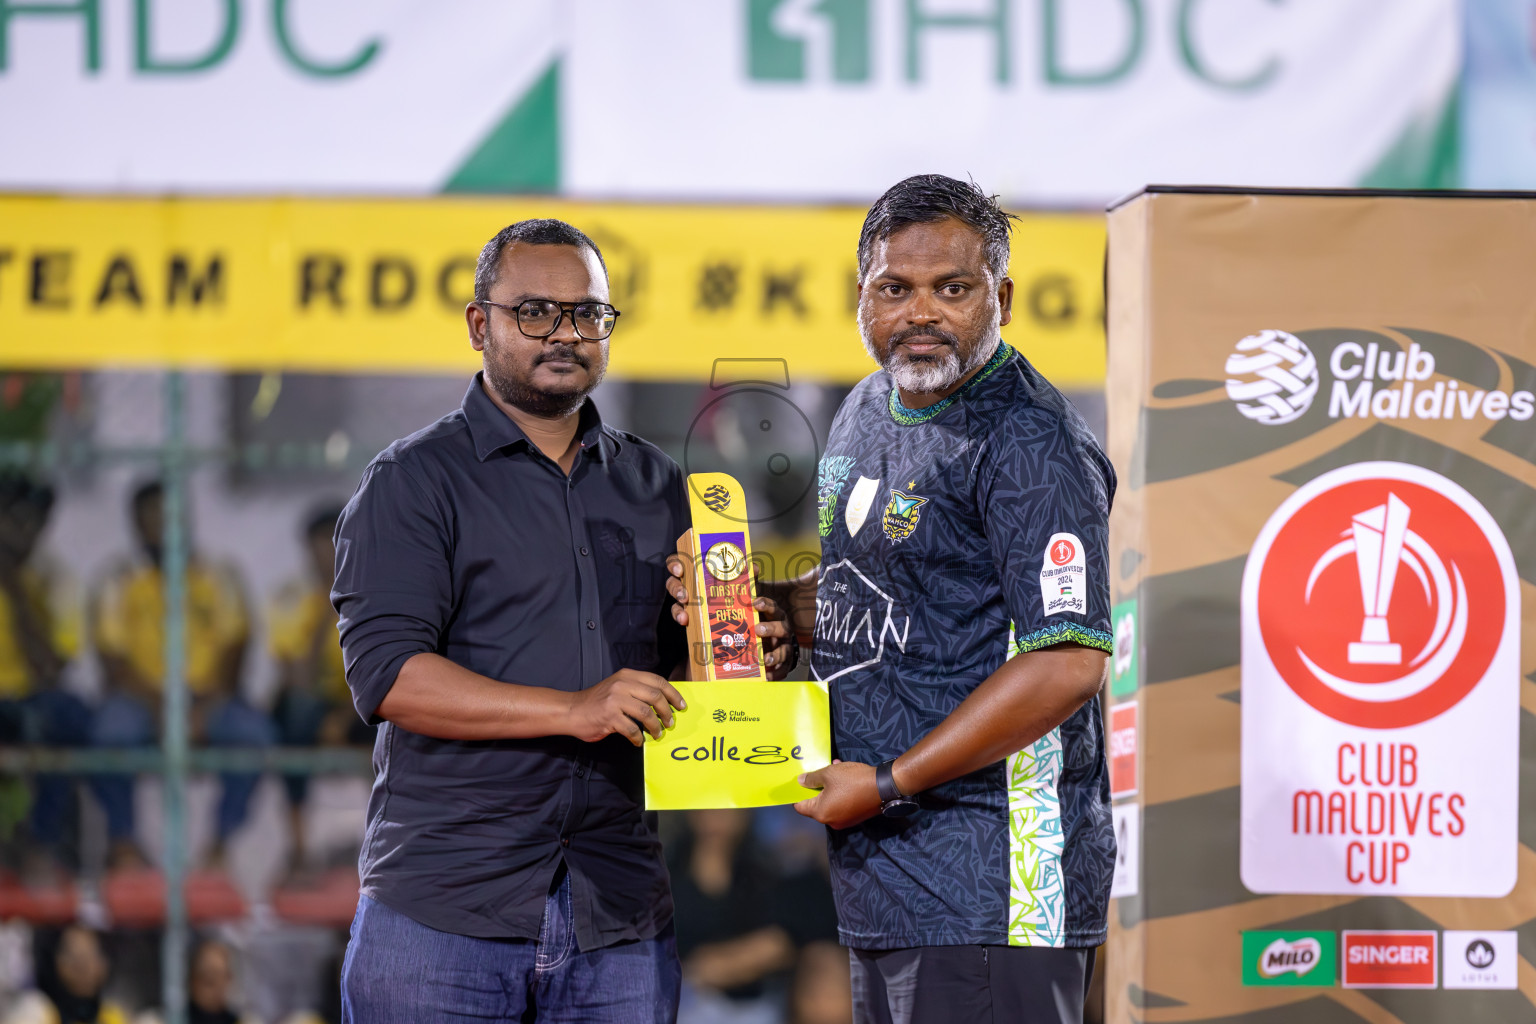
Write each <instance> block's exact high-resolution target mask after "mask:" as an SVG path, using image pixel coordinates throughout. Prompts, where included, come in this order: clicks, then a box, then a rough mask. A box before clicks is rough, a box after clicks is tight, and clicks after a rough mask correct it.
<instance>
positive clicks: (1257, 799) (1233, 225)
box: [1108, 189, 1536, 1024]
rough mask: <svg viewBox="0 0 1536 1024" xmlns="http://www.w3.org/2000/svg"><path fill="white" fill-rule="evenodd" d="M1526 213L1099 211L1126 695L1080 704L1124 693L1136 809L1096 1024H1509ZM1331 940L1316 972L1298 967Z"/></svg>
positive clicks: (1369, 205)
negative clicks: (1135, 832)
mask: <svg viewBox="0 0 1536 1024" xmlns="http://www.w3.org/2000/svg"><path fill="white" fill-rule="evenodd" d="M1532 216H1536V196H1522V195H1489V194H1452V195H1441V196H1427V195H1423V194H1390V193H1387V194H1371V195H1364V194H1358V193H1356V194H1348V193H1318V192H1311V193H1303V192H1291V193H1286V192H1266V191H1263V190H1255V191H1252V192H1246V193H1243V192H1239V191H1237V190H1213V189H1206V190H1200V189H1149V190H1147V191H1146V192H1143V193H1141V194H1139V195H1138V196H1136V197H1133V198H1132V199H1129V200H1127V201H1125V202H1123V203H1121V204H1120V205H1118V206H1117V207H1116V208H1114V209H1113V210H1112V211H1111V214H1110V220H1109V246H1108V252H1109V257H1108V259H1109V274H1108V282H1109V314H1108V321H1109V434H1110V437H1109V441H1110V455H1111V458H1112V459H1113V460H1114V462H1115V465H1116V468H1117V470H1118V471H1119V473H1120V481H1121V486H1120V490H1119V492H1118V494H1117V495H1116V501H1115V508H1114V512H1113V516H1112V519H1111V541H1110V543H1111V564H1112V565H1113V566H1114V567H1115V571H1114V577H1113V582H1112V586H1113V588H1114V594H1113V598H1114V600H1115V601H1116V602H1127V603H1128V602H1131V601H1134V602H1135V605H1134V607H1135V610H1136V635H1137V637H1138V648H1137V652H1136V654H1137V657H1138V658H1139V659H1140V664H1139V666H1138V675H1139V677H1140V682H1141V686H1140V687H1139V689H1135V690H1131V689H1129V688H1127V689H1125V690H1123V691H1121V692H1120V693H1119V694H1117V695H1116V697H1115V705H1114V707H1112V709H1111V715H1112V718H1113V716H1114V714H1115V710H1114V708H1115V707H1125V706H1127V705H1128V704H1129V703H1130V701H1132V700H1134V701H1135V711H1134V712H1129V713H1132V714H1135V715H1136V716H1137V731H1136V746H1137V753H1138V754H1139V755H1140V758H1139V760H1140V764H1139V766H1138V767H1139V777H1138V780H1137V786H1136V794H1135V797H1134V800H1135V801H1136V803H1137V805H1138V806H1139V807H1140V809H1141V848H1140V850H1139V851H1138V852H1139V855H1140V873H1141V877H1140V883H1139V885H1138V886H1137V888H1136V891H1135V895H1127V896H1123V897H1120V898H1117V899H1116V900H1115V906H1114V909H1113V912H1112V913H1111V931H1110V944H1111V948H1110V953H1109V957H1108V963H1109V970H1110V978H1109V990H1108V1015H1109V1019H1110V1020H1111V1021H1115V1022H1120V1024H1124V1022H1128V1021H1131V1020H1143V1019H1152V1018H1151V1016H1150V1015H1151V1014H1152V1013H1153V1012H1155V1014H1156V1018H1155V1019H1157V1020H1159V1021H1164V1022H1185V1021H1188V1022H1194V1021H1211V1020H1222V1021H1227V1020H1249V1019H1253V1020H1258V1019H1260V1018H1261V1016H1262V1014H1261V1011H1267V1012H1268V1013H1270V1014H1279V1016H1274V1017H1273V1018H1271V1017H1263V1019H1266V1020H1268V1019H1274V1020H1293V1019H1294V1020H1312V1019H1316V1020H1327V1021H1330V1022H1333V1021H1357V1020H1358V1021H1371V1022H1409V1021H1412V1022H1414V1024H1438V1022H1445V1024H1451V1022H1460V1021H1483V1020H1487V1021H1516V1020H1536V972H1532V971H1531V970H1530V965H1529V964H1526V963H1525V962H1524V960H1523V958H1522V957H1521V956H1520V951H1519V949H1518V946H1517V944H1516V943H1513V942H1504V944H1503V945H1498V944H1497V943H1496V942H1495V940H1494V938H1486V936H1494V937H1500V936H1504V935H1507V934H1512V933H1513V932H1514V931H1515V930H1518V929H1520V928H1522V927H1524V926H1525V925H1526V924H1527V923H1528V922H1529V921H1530V920H1531V918H1532V916H1533V914H1532V912H1531V911H1530V909H1529V907H1528V906H1527V905H1526V901H1523V900H1522V899H1521V896H1520V894H1521V892H1522V888H1521V882H1522V878H1521V867H1522V863H1524V864H1525V865H1526V866H1527V868H1528V865H1529V863H1530V859H1531V856H1532V853H1533V851H1532V849H1530V848H1529V844H1530V842H1531V837H1530V833H1529V831H1528V826H1529V825H1530V824H1532V823H1536V793H1532V792H1531V791H1530V790H1529V787H1528V788H1527V789H1526V790H1522V789H1521V786H1520V777H1521V772H1522V769H1523V768H1525V769H1529V768H1530V767H1532V766H1533V765H1532V764H1531V761H1532V760H1533V758H1531V757H1530V756H1529V755H1525V756H1523V755H1522V751H1521V745H1520V739H1521V733H1522V730H1526V731H1527V732H1526V734H1527V735H1532V734H1531V733H1530V732H1529V731H1528V730H1529V729H1530V727H1531V726H1532V724H1533V723H1532V721H1531V718H1530V711H1529V710H1528V708H1536V694H1533V692H1532V691H1531V684H1530V683H1529V682H1528V681H1527V680H1526V677H1528V676H1530V675H1531V674H1532V672H1533V670H1536V663H1533V657H1532V654H1531V652H1530V651H1528V650H1525V649H1523V648H1522V644H1521V638H1522V633H1523V632H1524V631H1525V630H1527V629H1528V628H1530V627H1531V626H1533V625H1536V615H1533V610H1532V601H1533V594H1532V593H1531V584H1532V583H1533V582H1536V515H1533V514H1532V509H1536V339H1533V338H1532V336H1531V334H1530V332H1529V330H1528V329H1526V328H1525V326H1524V325H1526V324H1529V323H1530V322H1531V321H1532V319H1533V318H1536V292H1533V291H1532V290H1531V288H1530V287H1529V279H1528V278H1529V275H1528V274H1527V273H1526V272H1525V271H1524V270H1523V269H1522V268H1525V267H1528V266H1530V265H1531V263H1532V261H1536V236H1532V235H1531V234H1530V232H1529V231H1528V230H1527V229H1526V228H1525V227H1524V226H1523V225H1526V224H1528V223H1529V219H1530V218H1531V217H1532ZM1123 714H1124V713H1122V715H1123ZM1523 881H1524V882H1525V883H1526V888H1527V889H1528V887H1529V884H1530V879H1524V880H1523ZM1476 929H1486V930H1487V931H1480V932H1476V934H1475V935H1474V934H1473V930H1476ZM1238 933H1242V934H1243V935H1244V946H1243V955H1242V956H1241V957H1239V956H1237V955H1236V953H1235V951H1234V945H1235V943H1234V937H1235V936H1236V935H1237V934H1238ZM1452 933H1454V934H1455V935H1456V936H1457V938H1456V943H1455V949H1454V951H1453V952H1454V956H1453V955H1452V952H1447V953H1446V954H1445V956H1446V957H1447V958H1449V959H1447V960H1446V963H1447V964H1449V965H1450V967H1448V968H1447V970H1446V972H1445V973H1444V976H1443V979H1442V972H1441V970H1440V961H1441V953H1440V949H1439V945H1438V942H1439V940H1438V938H1437V936H1440V935H1442V934H1445V935H1450V934H1452ZM1464 933H1465V934H1466V935H1472V936H1473V938H1472V939H1463V938H1461V936H1462V935H1463V934H1464ZM1325 936H1326V937H1328V938H1327V940H1326V942H1325V940H1324V937H1325ZM1334 936H1337V937H1338V938H1337V949H1338V961H1337V963H1338V967H1339V972H1340V973H1339V977H1338V979H1337V982H1335V980H1334V978H1333V976H1332V974H1331V973H1323V972H1319V973H1313V972H1311V971H1308V972H1306V973H1305V974H1298V973H1297V965H1302V964H1303V961H1306V963H1307V964H1310V963H1311V962H1312V961H1311V959H1310V957H1311V956H1312V955H1313V953H1317V952H1319V951H1320V950H1321V949H1322V948H1323V947H1324V946H1327V947H1328V948H1330V949H1331V948H1333V937H1334ZM1446 941H1447V942H1449V941H1450V940H1449V939H1447V940H1446ZM1500 941H1503V940H1502V939H1501V940H1500ZM1479 943H1480V944H1479ZM1314 944H1317V946H1318V949H1316V950H1314V948H1313V946H1314ZM1271 947H1273V948H1271ZM1446 948H1447V950H1449V949H1450V947H1449V946H1447V947H1446ZM1404 950H1406V951H1407V952H1404ZM1469 950H1471V951H1472V952H1471V953H1468V951H1469ZM1501 950H1502V952H1500V951H1501ZM1500 956H1502V957H1503V960H1502V961H1500V960H1499V959H1498V958H1499V957H1500ZM1456 957H1460V958H1461V959H1460V960H1457V959H1455V958H1456ZM1266 958H1267V959H1266ZM1350 958H1353V959H1350ZM1249 961H1252V962H1251V963H1250V962H1249ZM1452 961H1454V962H1452ZM1512 962H1513V963H1512ZM1514 964H1519V965H1520V969H1519V970H1515V969H1514ZM1331 967H1332V965H1331V964H1330V971H1331ZM1284 968H1289V969H1288V970H1287V969H1284ZM1495 968H1497V969H1495ZM1302 978H1304V979H1305V981H1304V982H1300V981H1299V979H1302ZM1319 979H1322V980H1321V981H1320V980H1319ZM1154 1007H1155V1008H1156V1009H1155V1011H1153V1009H1152V1008H1154ZM1250 1014H1251V1015H1253V1016H1252V1017H1250V1016H1249V1015H1250Z"/></svg>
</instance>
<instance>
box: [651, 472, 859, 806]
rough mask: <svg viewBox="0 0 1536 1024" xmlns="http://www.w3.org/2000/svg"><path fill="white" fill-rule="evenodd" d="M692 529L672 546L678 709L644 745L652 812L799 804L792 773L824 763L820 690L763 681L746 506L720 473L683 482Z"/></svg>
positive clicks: (827, 759)
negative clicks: (681, 674) (677, 607)
mask: <svg viewBox="0 0 1536 1024" xmlns="http://www.w3.org/2000/svg"><path fill="white" fill-rule="evenodd" d="M688 496H689V506H690V510H691V512H692V521H693V526H692V527H691V528H690V529H689V530H688V532H687V533H685V534H683V535H682V536H681V537H679V538H678V540H677V549H678V553H679V554H680V555H682V557H683V560H684V565H685V566H686V571H685V572H684V573H683V583H684V585H685V586H686V587H687V590H688V598H687V608H688V679H687V680H686V681H682V682H679V683H677V684H676V685H677V688H678V690H679V692H681V693H682V695H683V699H684V700H685V701H686V702H687V704H688V707H687V708H686V709H685V710H683V711H679V712H677V714H676V716H675V721H676V724H675V725H674V726H673V727H672V728H671V729H668V730H667V731H666V732H665V733H663V734H662V737H661V739H660V740H648V741H647V742H646V744H645V805H646V807H647V808H649V809H651V810H681V809H687V808H700V807H763V806H766V805H769V804H783V803H792V802H794V801H796V800H802V799H804V798H805V797H807V796H809V795H810V791H809V790H807V789H805V788H804V787H803V786H801V785H800V784H799V782H798V781H796V780H797V778H798V777H799V775H800V774H801V773H802V772H806V771H810V770H813V769H816V768H822V767H825V766H826V765H828V764H830V763H831V760H832V743H831V730H830V717H829V714H828V709H827V691H826V688H825V687H823V686H822V685H821V684H820V683H818V682H815V681H814V680H808V681H800V682H790V681H787V680H786V681H783V682H770V681H769V680H768V677H767V675H766V674H765V672H764V670H763V644H762V640H761V639H760V638H759V637H758V635H757V610H756V608H755V607H754V606H753V602H754V601H755V599H756V597H757V593H756V585H755V581H754V580H753V573H752V541H751V536H750V532H749V531H748V529H747V512H746V496H745V495H744V494H743V493H742V489H741V484H739V483H737V482H736V480H735V478H734V477H731V476H729V475H727V474H725V473H693V474H690V475H689V477H688Z"/></svg>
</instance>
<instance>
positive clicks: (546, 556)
mask: <svg viewBox="0 0 1536 1024" xmlns="http://www.w3.org/2000/svg"><path fill="white" fill-rule="evenodd" d="M480 380H481V378H480V375H479V374H476V375H475V379H474V382H473V383H472V384H471V385H470V388H469V391H468V393H467V394H465V396H464V404H463V406H462V407H461V408H459V409H458V410H457V411H455V412H453V413H451V414H449V415H447V416H445V417H443V418H442V419H440V420H438V421H437V422H436V423H434V424H432V425H431V426H429V427H427V428H426V429H424V430H421V431H419V432H417V433H415V434H412V435H411V436H410V437H407V438H405V439H404V440H401V441H396V442H395V443H394V444H392V445H390V446H389V447H388V448H386V449H385V450H384V451H383V452H381V453H380V454H379V456H378V457H377V458H375V459H374V460H373V462H372V463H371V464H370V465H369V466H368V469H367V470H366V471H365V472H364V474H363V479H362V483H360V484H359V485H358V488H357V493H356V494H354V495H353V496H352V500H351V501H350V502H349V503H348V504H347V508H346V511H345V512H344V513H343V515H342V517H341V521H340V523H339V524H338V525H337V527H336V586H335V589H334V590H333V591H332V593H331V600H332V602H333V603H334V604H335V605H336V609H337V611H338V612H339V613H340V615H341V623H340V625H341V643H342V648H343V650H344V652H345V655H346V666H347V683H348V685H350V686H351V688H352V695H353V700H354V703H355V704H356V706H357V710H358V713H359V714H361V715H362V716H363V717H364V718H365V719H367V720H368V721H370V722H373V721H377V720H378V719H377V715H376V712H377V709H378V706H379V704H380V702H381V701H383V699H384V695H385V694H386V693H388V692H389V688H390V687H391V686H393V685H394V682H395V677H396V676H397V675H398V674H399V672H400V666H401V665H403V664H404V663H405V661H406V659H408V658H410V657H411V656H412V655H415V654H419V653H422V652H424V651H432V652H436V653H437V654H440V655H442V656H443V657H445V658H448V659H449V660H451V661H453V662H456V663H457V664H460V665H463V666H464V667H465V668H468V669H471V670H472V671H475V672H478V673H480V674H481V675H485V676H489V677H490V678H492V679H499V680H502V681H504V682H509V683H521V684H523V685H527V686H549V687H554V688H555V689H559V690H572V691H574V690H580V689H584V688H585V687H588V686H592V685H593V684H595V683H597V682H599V681H601V680H602V679H604V678H605V677H607V676H609V675H611V674H613V673H614V672H616V671H618V670H619V669H621V668H632V669H640V670H643V671H650V672H657V673H659V674H661V675H663V676H665V675H667V674H668V673H669V672H670V671H671V669H672V667H673V666H674V665H676V664H677V663H678V662H679V661H680V660H681V659H682V656H683V654H684V652H685V651H686V639H685V637H684V634H683V631H682V629H681V627H679V626H677V625H676V624H675V623H674V622H673V621H672V618H671V616H670V615H669V614H667V609H668V604H669V601H668V599H667V595H666V591H665V589H664V586H663V584H664V581H665V574H666V564H665V562H666V557H667V555H668V554H669V553H670V552H672V551H674V550H676V547H677V538H678V536H679V535H680V534H681V533H682V532H683V531H684V530H685V529H686V528H687V523H688V520H687V511H686V509H687V505H686V502H685V498H684V490H683V486H684V485H683V476H682V472H681V471H680V470H679V469H678V467H677V464H676V463H675V462H673V461H672V460H671V459H670V458H668V457H667V456H666V455H665V454H663V453H662V452H661V451H660V450H659V449H657V448H656V447H655V446H653V445H651V444H649V443H647V442H645V441H643V440H641V439H640V438H638V437H635V436H634V435H633V434H628V433H625V432H623V431H619V430H615V429H613V428H611V427H608V426H606V425H604V424H603V423H602V421H601V419H600V418H599V417H598V414H597V409H596V407H595V406H594V405H593V404H592V403H591V401H588V402H587V404H586V405H585V407H584V408H583V409H582V412H581V419H580V424H579V427H578V432H579V436H580V438H581V445H582V448H581V452H580V454H579V455H578V456H577V458H576V462H575V465H574V466H573V468H572V470H571V474H570V476H569V477H567V476H566V474H565V473H564V472H563V471H561V469H560V467H559V466H558V465H556V464H555V463H554V462H553V461H552V460H551V459H549V458H548V457H546V456H545V455H544V454H543V453H541V452H540V451H539V450H538V448H537V447H535V446H534V445H533V444H532V443H530V442H529V440H528V438H527V437H526V436H525V435H524V434H523V432H522V431H521V430H519V429H518V427H517V426H516V425H515V424H514V423H513V422H512V421H511V420H510V419H509V418H508V417H507V416H506V415H505V414H504V413H503V412H502V411H501V410H500V409H498V408H497V407H496V406H495V404H494V403H493V402H492V401H491V400H490V398H489V397H488V396H487V395H486V394H485V392H484V391H482V390H481V385H480ZM373 763H374V769H375V771H376V772H377V778H376V779H375V781H374V785H373V793H372V795H371V797H370V798H369V801H368V830H367V833H366V834H365V836H364V840H363V849H362V854H361V857H360V859H359V871H360V873H361V876H362V886H363V892H364V893H365V894H367V895H368V896H370V897H372V898H373V899H376V900H379V901H380V902H382V903H385V904H387V905H389V906H390V907H392V908H394V909H395V910H398V911H400V912H401V913H403V914H406V915H408V916H410V917H412V918H414V919H415V920H417V921H419V922H421V923H422V924H425V925H427V926H429V927H431V928H436V929H438V930H439V931H446V932H453V933H456V934H460V935H472V936H476V937H481V938H536V937H537V936H538V934H539V924H540V919H541V917H542V915H543V910H544V899H545V896H546V894H547V893H548V891H549V887H550V883H551V882H552V880H553V879H554V876H555V873H556V870H557V869H558V867H559V865H560V863H561V862H562V861H564V863H565V864H566V865H567V867H568V868H569V870H570V873H571V887H572V894H573V896H574V903H575V927H576V938H577V941H578V943H579V944H580V946H581V948H582V949H583V950H588V949H595V948H600V947H603V946H608V945H612V944H614V943H616V942H623V941H626V940H631V939H646V938H651V937H653V936H655V935H656V934H658V933H659V932H660V931H661V930H662V929H664V928H665V927H666V925H667V923H668V922H669V921H670V920H671V918H672V898H671V895H670V892H669V890H668V886H667V872H666V867H665V864H664V861H663V858H662V852H661V846H660V843H659V842H658V840H657V837H656V827H655V815H652V814H646V813H644V812H643V811H642V809H641V806H642V797H641V767H640V751H639V749H638V748H636V747H634V746H632V745H631V744H630V743H629V741H627V740H626V739H624V738H623V737H620V736H609V737H608V738H607V739H605V740H603V741H601V742H599V743H583V742H581V741H579V740H576V739H574V738H572V737H569V736H550V737H545V738H541V739H531V740H496V741H480V742H458V741H449V740H439V739H433V738H431V737H428V736H422V735H419V734H416V733H412V732H409V731H407V730H405V729H401V728H400V727H399V726H397V725H395V724H393V723H385V725H384V726H383V728H381V729H380V730H379V734H378V738H377V740H376V742H375V745H374V754H373Z"/></svg>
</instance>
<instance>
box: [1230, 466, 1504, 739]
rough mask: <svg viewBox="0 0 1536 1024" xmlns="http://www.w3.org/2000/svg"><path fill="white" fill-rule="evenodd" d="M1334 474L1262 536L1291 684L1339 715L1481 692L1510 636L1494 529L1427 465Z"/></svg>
mask: <svg viewBox="0 0 1536 1024" xmlns="http://www.w3.org/2000/svg"><path fill="white" fill-rule="evenodd" d="M1370 465H1371V464H1366V465H1365V466H1356V467H1350V469H1351V470H1357V471H1358V470H1361V469H1366V468H1367V467H1369V466H1370ZM1376 465H1385V464H1376ZM1405 468H1411V467H1405ZM1328 479H1329V480H1330V481H1331V486H1326V487H1321V488H1318V487H1313V488H1309V490H1310V493H1309V494H1308V495H1307V496H1306V498H1305V500H1303V501H1301V502H1299V503H1296V504H1294V505H1290V506H1289V507H1288V508H1282V509H1281V511H1279V512H1277V513H1276V516H1275V518H1274V519H1272V520H1271V521H1270V525H1269V527H1267V528H1266V530H1265V536H1263V537H1261V538H1260V543H1259V545H1257V546H1256V547H1255V551H1254V556H1255V558H1257V559H1260V560H1261V567H1260V569H1259V579H1258V594H1257V597H1258V621H1259V627H1260V630H1261V633H1262V636H1263V639H1264V646H1265V648H1266V650H1267V651H1268V653H1269V656H1270V658H1271V659H1272V660H1273V662H1274V665H1275V668H1276V670H1277V671H1278V673H1279V675H1280V677H1281V678H1282V679H1283V680H1284V681H1285V683H1286V685H1288V686H1289V687H1290V688H1291V689H1292V690H1293V691H1295V693H1296V695H1297V696H1299V697H1301V699H1302V700H1304V701H1306V702H1307V703H1308V704H1310V705H1311V706H1312V707H1314V708H1316V709H1317V710H1318V711H1321V712H1322V713H1323V714H1325V715H1327V716H1329V717H1330V718H1333V719H1335V720H1337V721H1340V722H1344V723H1347V724H1350V725H1356V726H1363V727H1366V728H1373V729H1391V728H1401V727H1404V726H1410V725H1416V724H1418V723H1420V722H1424V721H1428V720H1429V719H1432V718H1434V717H1436V716H1438V715H1440V714H1442V713H1444V712H1445V711H1447V710H1449V709H1450V708H1452V707H1454V706H1455V705H1456V704H1457V703H1458V702H1460V701H1461V700H1462V698H1464V697H1465V696H1466V695H1467V694H1468V693H1470V692H1471V690H1472V689H1473V687H1475V686H1476V685H1477V684H1478V682H1479V681H1481V680H1482V679H1483V678H1484V675H1485V674H1486V673H1487V671H1488V667H1489V665H1490V664H1491V662H1492V661H1493V657H1494V653H1495V651H1496V650H1497V649H1498V646H1499V642H1500V639H1501V634H1502V628H1503V625H1504V621H1505V614H1504V613H1505V607H1504V594H1505V585H1504V578H1503V569H1502V567H1501V565H1500V561H1499V557H1498V555H1497V553H1496V551H1495V548H1494V546H1493V542H1492V541H1491V539H1490V538H1489V536H1488V534H1487V532H1486V530H1485V529H1484V527H1483V525H1482V524H1480V522H1479V521H1478V520H1476V519H1474V517H1473V515H1472V514H1471V513H1470V512H1469V510H1468V509H1467V508H1466V507H1465V505H1464V503H1460V502H1458V501H1457V500H1456V498H1455V497H1454V496H1452V494H1451V493H1450V492H1449V491H1448V490H1447V489H1446V488H1443V487H1440V486H1437V485H1436V481H1437V480H1439V478H1438V477H1435V475H1434V474H1431V473H1428V472H1427V471H1418V472H1417V473H1404V474H1398V473H1395V472H1389V473H1381V474H1373V473H1371V472H1370V471H1369V470H1368V469H1367V471H1366V472H1345V471H1336V473H1334V474H1330V475H1329V478H1328ZM1446 483H1448V481H1446ZM1452 487H1454V485H1452ZM1455 490H1457V491H1459V490H1460V489H1459V488H1455ZM1298 496H1299V495H1298ZM1288 504H1289V503H1288ZM1479 511H1481V510H1480V509H1479Z"/></svg>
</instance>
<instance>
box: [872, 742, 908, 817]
mask: <svg viewBox="0 0 1536 1024" xmlns="http://www.w3.org/2000/svg"><path fill="white" fill-rule="evenodd" d="M895 763H896V759H895V758H894V757H893V758H891V759H890V760H889V761H881V762H880V763H879V764H877V765H875V788H876V789H878V790H879V791H880V813H881V814H883V815H885V816H886V817H887V818H910V817H911V816H912V815H914V814H916V813H917V801H916V800H914V799H912V798H911V797H909V796H902V794H901V790H899V789H897V788H896V777H895V775H894V774H893V773H892V771H891V765H893V764H895Z"/></svg>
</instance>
